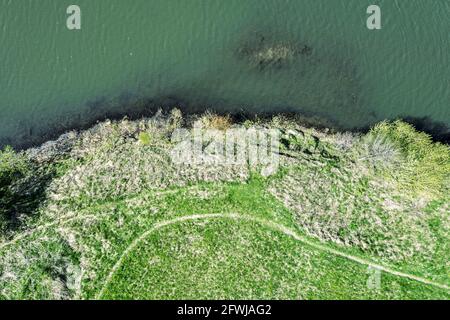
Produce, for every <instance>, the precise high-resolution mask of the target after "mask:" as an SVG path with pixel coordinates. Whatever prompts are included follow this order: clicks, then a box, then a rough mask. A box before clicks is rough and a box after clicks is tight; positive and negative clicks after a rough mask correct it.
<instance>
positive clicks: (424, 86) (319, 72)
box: [0, 0, 450, 145]
mask: <svg viewBox="0 0 450 320" xmlns="http://www.w3.org/2000/svg"><path fill="white" fill-rule="evenodd" d="M73 3H75V4H77V5H79V6H80V8H81V11H82V29H81V30H80V31H69V30H67V28H66V18H67V15H66V8H67V7H68V6H69V5H70V4H73ZM374 3H376V4H378V5H380V7H381V10H382V29H381V30H376V31H370V30H368V29H367V28H366V19H367V16H368V15H367V14H366V8H367V7H368V6H369V5H370V4H374ZM0 30H1V33H0V59H1V68H0V98H1V99H0V145H1V144H6V143H10V144H15V145H19V144H21V143H24V142H29V141H34V142H36V141H40V140H42V139H43V138H44V137H46V136H47V135H48V134H52V133H55V132H57V131H61V130H64V128H70V127H77V126H79V125H86V124H89V123H90V122H92V121H93V120H95V119H98V118H101V117H103V116H105V115H106V116H107V115H109V114H117V113H126V112H129V111H133V108H136V109H139V110H143V109H145V108H149V106H150V105H156V104H180V105H181V106H182V107H184V108H186V109H190V110H192V109H195V108H207V107H214V108H216V109H220V110H229V111H236V110H246V111H253V112H262V111H278V110H279V111H288V110H290V111H298V112H302V113H305V114H309V115H317V116H319V117H322V118H324V119H327V120H330V121H333V123H334V124H335V125H336V126H340V127H345V128H353V127H361V126H365V125H368V124H372V123H374V122H376V121H379V120H382V119H386V118H388V119H391V118H395V117H398V116H410V117H416V118H421V117H428V118H429V119H430V120H431V121H437V122H440V123H441V124H444V125H448V124H450V89H449V88H450V67H449V65H448V62H449V61H450V42H449V30H450V1H449V0H386V1H382V0H377V1H373V0H345V1H344V0H339V1H338V0H133V1H125V0H76V1H72V0H71V1H65V0H57V1H56V0H40V1H32V0H0ZM261 42H264V45H265V46H270V45H271V44H273V45H277V44H279V43H289V44H292V45H293V46H303V45H307V46H308V47H309V48H312V53H311V55H308V56H306V55H299V56H296V57H295V58H294V59H293V60H292V61H289V63H287V64H285V65H282V66H281V67H268V68H258V67H255V65H254V64H252V63H251V62H250V60H249V59H247V57H245V55H243V54H241V53H240V52H241V50H240V49H242V48H243V47H247V48H251V47H252V46H257V45H258V43H261ZM137 101H141V103H139V102H137ZM142 101H146V102H145V103H144V102H142Z"/></svg>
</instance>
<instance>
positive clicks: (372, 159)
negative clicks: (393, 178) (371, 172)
mask: <svg viewBox="0 0 450 320" xmlns="http://www.w3.org/2000/svg"><path fill="white" fill-rule="evenodd" d="M362 144H363V148H364V150H363V154H364V156H363V158H362V159H364V160H366V161H367V162H368V163H369V164H370V165H371V166H372V167H374V168H382V169H384V168H392V167H393V166H394V165H397V164H400V162H401V152H400V149H399V148H398V147H397V145H396V144H394V143H393V142H392V141H391V139H390V138H388V137H386V136H384V135H381V134H376V133H371V134H368V135H366V136H365V137H364V138H363V141H362Z"/></svg>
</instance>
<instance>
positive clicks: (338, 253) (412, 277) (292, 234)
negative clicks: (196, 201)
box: [95, 213, 450, 299]
mask: <svg viewBox="0 0 450 320" xmlns="http://www.w3.org/2000/svg"><path fill="white" fill-rule="evenodd" d="M206 219H234V220H244V221H252V222H256V223H259V224H261V225H263V226H266V227H268V228H270V229H272V230H275V231H279V232H281V233H284V234H285V235H287V236H290V237H292V238H293V239H295V240H297V241H300V242H302V243H304V244H306V245H308V246H310V247H312V248H315V249H317V250H321V251H325V252H328V253H330V254H333V255H336V256H340V257H343V258H345V259H348V260H350V261H353V262H356V263H359V264H362V265H366V266H370V267H372V268H375V269H378V270H380V271H384V272H386V273H389V274H392V275H395V276H398V277H402V278H407V279H410V280H414V281H417V282H421V283H423V284H427V285H431V286H434V287H437V288H440V289H445V290H450V287H448V286H447V285H444V284H441V283H437V282H434V281H431V280H428V279H425V278H422V277H418V276H415V275H412V274H408V273H404V272H400V271H396V270H394V269H391V268H389V267H386V266H383V265H380V264H376V263H373V262H371V261H369V260H366V259H362V258H360V257H357V256H353V255H350V254H347V253H344V252H341V251H339V250H336V249H333V248H330V247H328V246H325V245H320V244H318V243H315V242H313V241H311V240H308V239H307V238H306V237H303V236H300V235H299V234H297V233H296V232H295V231H293V230H291V229H289V228H287V227H285V226H283V225H281V224H279V223H276V222H273V221H270V220H266V219H261V218H256V217H250V216H246V215H240V214H237V213H231V214H223V213H210V214H194V215H189V216H183V217H178V218H174V219H171V220H166V221H162V222H158V223H156V224H155V225H153V226H152V227H151V228H150V229H148V230H147V231H146V232H144V233H143V234H142V235H140V236H139V237H137V238H136V239H134V240H133V242H132V243H131V244H130V245H129V246H128V247H127V248H126V249H125V251H124V252H123V253H122V255H121V256H120V258H119V259H118V260H117V262H116V263H115V264H114V266H113V267H112V269H111V270H110V272H109V273H108V276H107V277H106V279H105V282H104V284H103V286H102V288H101V290H100V291H99V293H98V294H97V295H96V297H95V299H101V297H102V296H103V295H104V293H105V290H106V289H107V287H108V285H109V283H110V282H111V280H112V278H113V277H114V274H115V273H116V272H117V271H118V269H119V268H120V267H121V266H122V263H123V261H124V260H125V258H126V257H127V256H128V254H130V253H131V252H132V251H133V250H134V249H135V248H136V247H137V246H138V245H139V243H140V242H141V241H143V240H145V238H147V237H148V236H149V235H150V234H151V233H153V232H155V231H156V230H158V229H161V228H163V227H166V226H170V225H173V224H177V223H180V222H184V221H193V220H206Z"/></svg>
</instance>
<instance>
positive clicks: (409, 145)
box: [369, 121, 450, 197]
mask: <svg viewBox="0 0 450 320" xmlns="http://www.w3.org/2000/svg"><path fill="white" fill-rule="evenodd" d="M369 136H376V137H379V138H378V139H381V141H384V143H385V146H386V144H387V143H389V144H390V146H389V147H385V148H384V153H385V155H388V157H389V158H393V157H397V155H396V153H397V151H395V149H397V150H398V152H399V153H400V156H401V159H402V160H403V162H402V163H401V165H399V166H395V167H393V168H392V170H391V171H392V175H393V177H394V178H395V180H397V181H398V183H399V187H400V188H401V189H402V191H404V192H408V191H411V192H413V193H415V194H421V195H427V196H430V197H433V196H440V195H442V194H445V192H446V190H447V191H448V186H449V182H450V180H449V178H450V149H449V147H448V146H447V145H443V144H441V143H436V142H433V141H432V139H431V137H430V136H429V135H428V134H426V133H423V132H418V131H416V130H415V128H414V127H413V126H412V125H410V124H407V123H405V122H402V121H395V122H392V123H389V122H381V123H379V124H378V125H376V126H375V127H374V128H373V129H372V130H371V131H370V133H369Z"/></svg>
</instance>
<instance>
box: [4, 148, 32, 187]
mask: <svg viewBox="0 0 450 320" xmlns="http://www.w3.org/2000/svg"><path fill="white" fill-rule="evenodd" d="M28 170H29V163H28V161H27V159H26V158H25V157H24V156H23V155H22V154H19V153H16V152H15V151H14V150H13V149H12V148H11V147H6V148H5V149H4V150H0V190H3V189H4V188H5V187H6V186H8V185H10V184H11V182H12V181H14V180H15V179H17V178H19V177H20V176H23V175H24V173H25V172H27V171H28Z"/></svg>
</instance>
